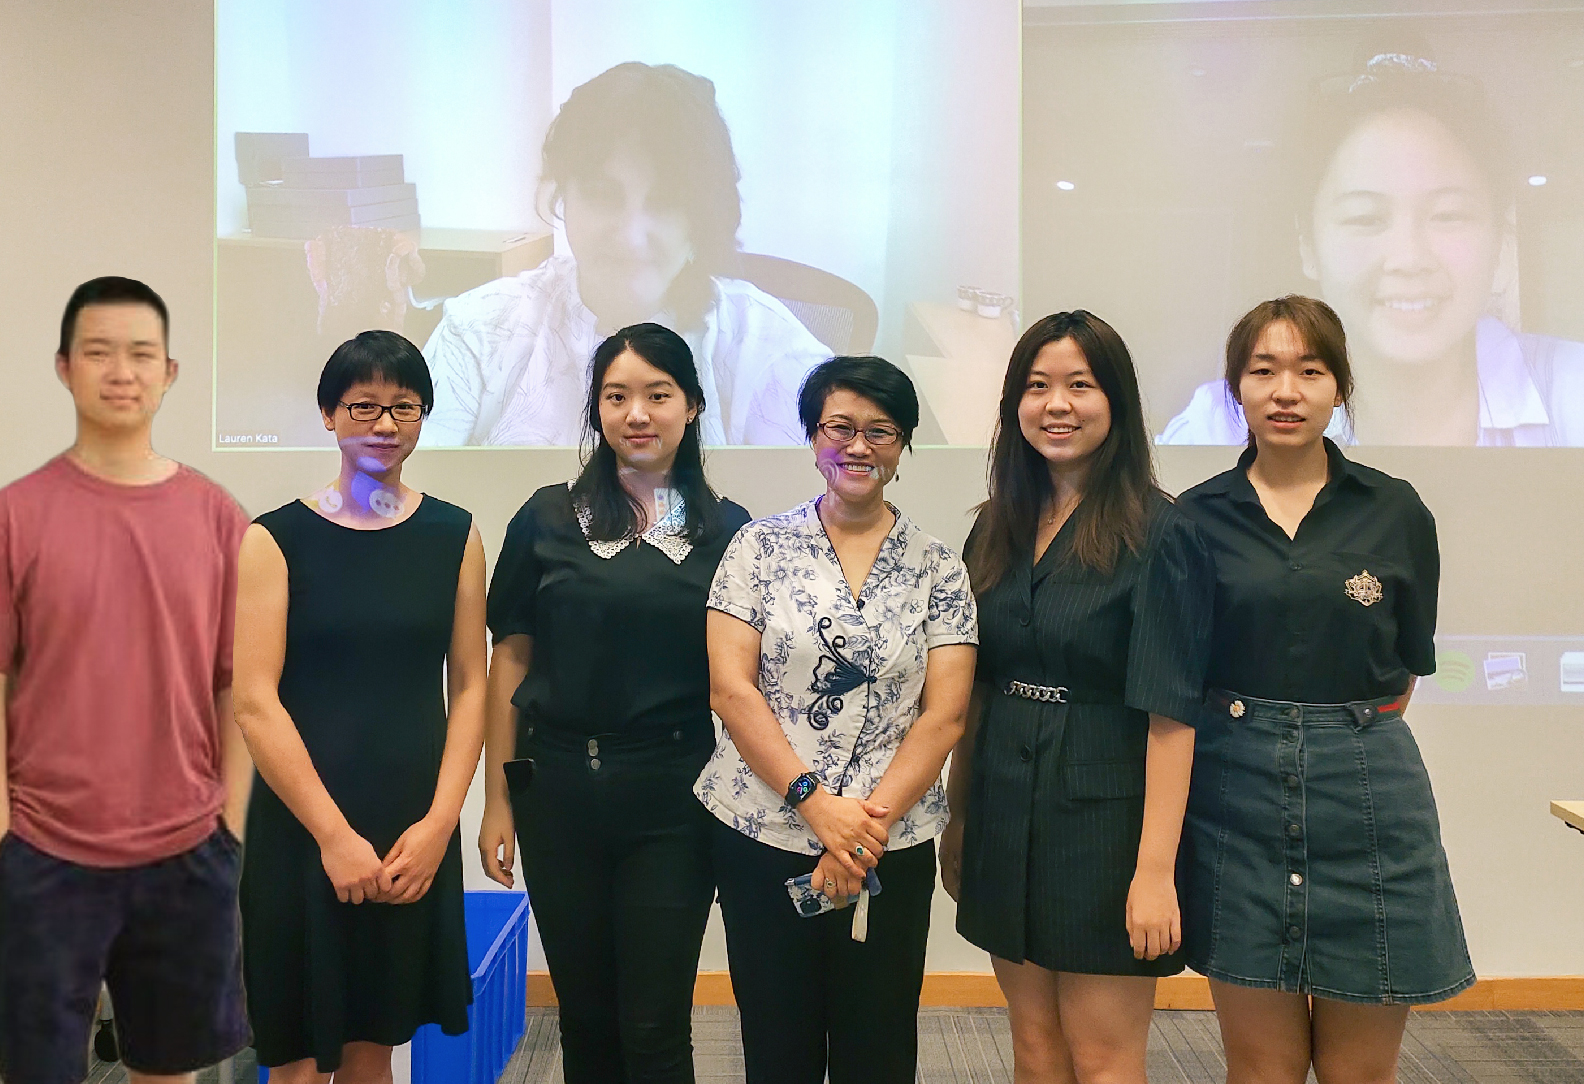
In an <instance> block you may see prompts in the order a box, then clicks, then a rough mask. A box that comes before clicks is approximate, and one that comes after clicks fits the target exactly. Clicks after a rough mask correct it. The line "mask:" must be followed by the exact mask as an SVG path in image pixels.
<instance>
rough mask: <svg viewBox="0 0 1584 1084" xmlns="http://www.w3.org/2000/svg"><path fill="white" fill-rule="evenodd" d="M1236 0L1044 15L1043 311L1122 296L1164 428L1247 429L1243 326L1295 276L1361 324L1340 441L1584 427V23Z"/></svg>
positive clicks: (1031, 105)
mask: <svg viewBox="0 0 1584 1084" xmlns="http://www.w3.org/2000/svg"><path fill="white" fill-rule="evenodd" d="M1239 7H1240V5H1237V4H1200V5H1183V8H1184V11H1185V15H1186V14H1187V9H1190V8H1191V9H1193V14H1194V15H1195V16H1196V18H1195V19H1194V20H1192V21H1190V20H1188V19H1186V18H1185V19H1184V20H1182V21H1181V22H1176V23H1174V22H1172V21H1171V20H1170V19H1167V20H1152V21H1151V22H1150V23H1149V24H1148V25H1145V24H1143V23H1142V22H1140V23H1137V24H1131V23H1128V22H1126V21H1125V20H1123V21H1118V20H1110V21H1108V20H1104V19H1099V18H1094V17H1093V16H1094V15H1096V14H1097V13H1098V12H1099V10H1100V8H1099V6H1093V7H1090V8H1071V7H1063V8H1061V9H1047V10H1046V11H1045V12H1044V16H1045V17H1044V18H1042V19H1040V18H1035V19H1031V20H1030V25H1029V27H1028V34H1027V37H1026V46H1025V50H1026V51H1025V69H1024V74H1025V82H1024V116H1023V119H1024V148H1025V176H1024V193H1025V195H1024V220H1023V228H1024V274H1025V278H1024V282H1025V290H1026V293H1027V299H1026V301H1025V307H1026V309H1027V310H1029V311H1032V310H1040V311H1043V310H1044V309H1047V308H1053V307H1062V306H1065V305H1067V304H1068V299H1070V298H1076V297H1082V296H1085V295H1087V296H1088V297H1089V298H1090V299H1091V301H1090V304H1089V306H1088V307H1091V308H1094V309H1095V311H1099V312H1105V313H1107V314H1108V318H1109V319H1112V320H1113V321H1114V322H1115V324H1116V326H1117V327H1118V328H1119V330H1121V331H1122V333H1123V334H1124V335H1125V336H1126V337H1127V338H1128V341H1129V342H1130V344H1132V345H1133V346H1134V350H1135V357H1136V359H1137V361H1138V364H1139V369H1140V375H1141V380H1142V382H1143V385H1144V387H1145V391H1146V394H1147V396H1148V400H1149V405H1150V408H1151V411H1152V418H1151V422H1152V427H1153V429H1154V432H1155V433H1156V434H1157V439H1158V440H1159V441H1160V442H1161V443H1164V444H1242V443H1243V442H1244V441H1245V440H1246V439H1247V429H1246V427H1245V425H1244V422H1243V417H1242V413H1241V410H1240V408H1239V407H1238V404H1237V403H1236V401H1235V400H1234V399H1233V397H1232V396H1231V395H1230V394H1229V393H1228V389H1227V386H1226V383H1225V381H1224V379H1223V378H1222V373H1223V368H1224V364H1223V360H1224V356H1223V354H1222V347H1223V342H1224V337H1225V335H1226V331H1227V328H1228V326H1229V325H1230V323H1231V322H1232V321H1233V320H1234V319H1235V318H1236V316H1237V315H1238V314H1239V313H1241V312H1242V311H1244V310H1245V309H1246V308H1247V307H1248V306H1249V305H1250V304H1252V303H1254V302H1256V301H1258V300H1260V299H1262V298H1265V297H1271V296H1276V295H1279V294H1282V293H1287V292H1293V293H1304V294H1309V295H1311V296H1316V297H1319V298H1321V299H1323V300H1325V301H1326V302H1328V303H1329V304H1330V305H1331V306H1332V307H1333V308H1335V309H1336V311H1337V313H1338V314H1339V315H1340V316H1341V318H1342V321H1343V324H1344V326H1345V327H1346V329H1347V332H1348V346H1349V354H1350V358H1351V361H1352V365H1353V370H1354V377H1355V381H1356V391H1355V394H1354V410H1353V414H1352V416H1351V417H1348V416H1346V415H1345V414H1344V413H1343V411H1341V410H1338V411H1337V412H1336V415H1335V417H1334V418H1333V421H1332V425H1331V428H1330V434H1331V436H1332V437H1333V438H1335V439H1337V440H1339V441H1342V442H1346V443H1360V444H1419V445H1448V446H1452V445H1481V446H1500V445H1516V446H1531V447H1533V446H1555V445H1579V444H1584V344H1581V343H1580V342H1579V341H1577V340H1579V339H1584V321H1581V320H1580V318H1579V315H1578V314H1579V311H1580V308H1581V307H1580V304H1579V300H1580V297H1581V294H1584V247H1581V242H1584V232H1581V229H1580V226H1581V222H1580V220H1579V218H1578V215H1577V211H1576V208H1577V207H1578V205H1579V195H1580V173H1579V167H1580V166H1581V165H1584V153H1581V150H1584V140H1581V137H1580V134H1579V133H1580V132H1581V130H1584V129H1581V128H1580V126H1579V120H1580V119H1581V113H1584V15H1580V14H1579V13H1571V14H1549V15H1534V14H1528V15H1499V16H1498V15H1479V16H1446V15H1443V16H1437V17H1433V18H1432V17H1426V18H1400V17H1399V18H1392V19H1378V18H1371V17H1358V18H1348V19H1341V18H1336V17H1334V12H1330V11H1325V10H1324V8H1323V6H1322V5H1318V4H1292V5H1286V6H1285V7H1284V9H1283V14H1284V15H1285V17H1278V18H1269V19H1259V20H1253V19H1239V18H1238V17H1237V9H1238V8H1239ZM1213 9H1222V12H1221V14H1224V17H1221V18H1209V19H1206V18H1205V16H1206V15H1207V14H1209V15H1212V16H1214V15H1216V14H1218V13H1217V12H1215V11H1214V10H1213ZM1111 10H1112V11H1113V12H1114V11H1115V9H1114V8H1113V9H1111ZM1320 15H1326V16H1328V17H1327V18H1324V19H1321V18H1316V17H1315V16H1320ZM1496 27H1500V30H1501V34H1500V36H1499V37H1498V36H1497V35H1496V34H1494V33H1493V32H1492V31H1493V29H1494V28H1496ZM1497 42H1500V44H1499V45H1498V44H1496V43H1497ZM1097 80H1098V81H1101V82H1103V84H1104V85H1105V86H1106V87H1107V88H1108V90H1109V91H1110V92H1109V93H1097V92H1096V81H1097Z"/></svg>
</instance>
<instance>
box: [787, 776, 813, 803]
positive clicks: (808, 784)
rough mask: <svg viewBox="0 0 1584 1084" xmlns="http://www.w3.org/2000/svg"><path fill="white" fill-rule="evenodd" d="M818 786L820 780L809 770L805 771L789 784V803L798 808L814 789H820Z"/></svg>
mask: <svg viewBox="0 0 1584 1084" xmlns="http://www.w3.org/2000/svg"><path fill="white" fill-rule="evenodd" d="M818 787H819V780H818V779H815V778H814V777H813V776H812V775H810V774H809V773H808V772H804V773H803V774H802V775H800V776H798V777H797V778H796V779H794V780H792V782H791V783H789V784H787V792H786V801H787V805H789V806H791V807H792V808H793V809H796V808H797V807H798V806H799V805H801V804H802V803H803V800H804V799H805V798H807V797H808V796H809V795H810V794H813V793H814V791H815V790H816V789H818Z"/></svg>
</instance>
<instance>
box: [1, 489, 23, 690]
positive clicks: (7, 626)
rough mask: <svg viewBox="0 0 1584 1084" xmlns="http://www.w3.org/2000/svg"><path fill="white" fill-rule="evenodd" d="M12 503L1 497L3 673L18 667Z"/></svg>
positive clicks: (19, 622) (8, 672)
mask: <svg viewBox="0 0 1584 1084" xmlns="http://www.w3.org/2000/svg"><path fill="white" fill-rule="evenodd" d="M12 561H13V554H12V540H11V502H9V501H7V500H5V499H4V498H0V674H10V673H12V671H13V670H14V669H15V667H16V655H17V646H18V645H17V630H18V629H19V628H20V627H21V621H19V620H18V618H17V610H16V607H17V600H16V588H15V585H16V576H15V571H14V570H13V568H12Z"/></svg>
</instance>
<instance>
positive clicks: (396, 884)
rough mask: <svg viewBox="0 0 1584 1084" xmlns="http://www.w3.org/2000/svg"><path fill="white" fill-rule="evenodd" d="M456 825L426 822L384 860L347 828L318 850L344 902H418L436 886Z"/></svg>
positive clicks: (408, 833)
mask: <svg viewBox="0 0 1584 1084" xmlns="http://www.w3.org/2000/svg"><path fill="white" fill-rule="evenodd" d="M454 828H455V825H454V824H445V823H443V822H442V821H441V820H439V819H438V818H434V817H425V818H424V819H423V820H421V821H419V822H418V823H417V824H414V825H413V826H412V827H411V828H409V829H407V831H405V832H403V833H402V834H401V838H400V839H398V840H397V841H396V844H395V846H393V847H392V848H391V849H390V853H389V854H387V855H386V856H385V857H384V858H383V859H382V858H380V856H379V852H377V851H376V850H374V846H373V844H371V843H369V841H368V840H366V839H364V838H363V837H362V836H360V835H358V833H357V832H356V831H354V830H353V829H352V828H351V827H348V828H347V829H346V830H345V831H344V832H342V833H341V834H340V835H339V836H337V837H336V838H335V839H333V840H331V841H330V842H329V843H326V844H324V845H323V846H321V847H320V848H319V860H320V862H321V863H322V864H323V865H324V871H325V875H326V876H328V877H329V878H330V883H331V884H332V885H334V886H335V893H336V899H338V900H340V901H341V902H342V903H416V902H418V901H419V900H421V899H423V897H424V893H426V892H428V891H429V886H430V885H431V884H433V883H434V878H435V872H436V871H437V870H438V869H439V868H440V861H441V860H442V859H443V858H445V852H446V847H447V846H449V845H450V842H451V832H452V830H453V829H454Z"/></svg>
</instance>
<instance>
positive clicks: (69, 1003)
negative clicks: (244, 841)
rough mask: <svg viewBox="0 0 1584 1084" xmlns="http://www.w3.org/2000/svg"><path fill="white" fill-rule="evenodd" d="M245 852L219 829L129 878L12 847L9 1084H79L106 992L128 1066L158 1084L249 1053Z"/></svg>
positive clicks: (6, 987)
mask: <svg viewBox="0 0 1584 1084" xmlns="http://www.w3.org/2000/svg"><path fill="white" fill-rule="evenodd" d="M240 868H241V844H239V843H238V842H237V840H236V838H235V837H234V836H232V835H231V833H230V832H229V831H227V830H226V829H225V828H224V827H217V828H216V829H215V831H214V833H213V834H212V835H210V836H209V838H208V839H206V840H204V841H203V842H202V843H200V844H199V845H198V846H197V847H194V848H193V849H192V850H190V851H187V852H186V853H184V854H178V855H176V856H175V857H173V858H167V859H163V860H161V861H158V862H152V863H150V864H148V865H144V866H133V867H131V868H129V869H96V868H92V867H88V866H80V865H77V864H76V863H73V862H67V861H63V860H62V859H59V858H54V857H51V856H50V855H47V854H45V853H43V852H42V851H40V850H38V849H37V848H36V847H33V846H30V845H29V844H28V843H26V842H24V841H23V840H21V839H18V838H17V837H16V835H15V834H10V835H7V836H5V837H4V838H3V839H0V1077H4V1079H5V1081H6V1084H78V1082H79V1081H81V1080H82V1079H83V1078H84V1077H85V1076H86V1075H87V1072H88V1036H89V1030H90V1029H91V1028H92V1027H93V1020H94V1010H95V1006H96V1003H97V1001H98V996H99V987H100V984H101V982H103V983H106V984H108V986H109V987H110V999H111V1003H112V1004H113V1005H114V1008H115V1024H116V1034H117V1038H118V1039H119V1041H120V1047H121V1060H122V1062H123V1064H125V1065H126V1067H127V1068H128V1069H132V1070H136V1071H138V1072H141V1073H148V1074H161V1075H164V1074H177V1073H187V1072H192V1071H194V1070H197V1069H200V1068H202V1067H204V1066H206V1065H213V1064H215V1063H216V1062H220V1061H223V1060H225V1059H226V1058H228V1057H230V1056H231V1055H232V1054H235V1053H236V1052H237V1051H238V1050H240V1049H242V1047H244V1046H246V1045H247V1043H248V1026H247V1017H246V1014H245V1011H244V1005H243V996H242V971H241V941H240V930H239V923H238V919H237V878H238V875H239V872H240Z"/></svg>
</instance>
